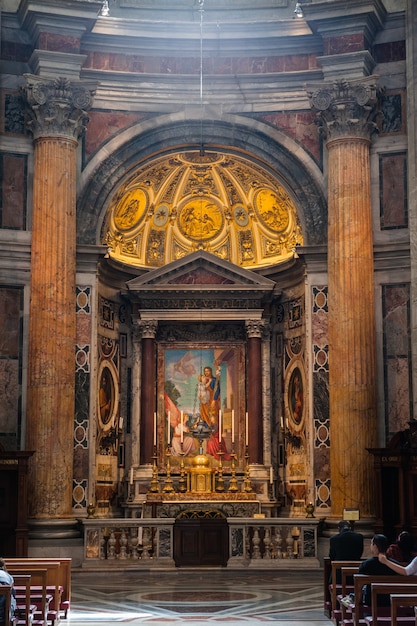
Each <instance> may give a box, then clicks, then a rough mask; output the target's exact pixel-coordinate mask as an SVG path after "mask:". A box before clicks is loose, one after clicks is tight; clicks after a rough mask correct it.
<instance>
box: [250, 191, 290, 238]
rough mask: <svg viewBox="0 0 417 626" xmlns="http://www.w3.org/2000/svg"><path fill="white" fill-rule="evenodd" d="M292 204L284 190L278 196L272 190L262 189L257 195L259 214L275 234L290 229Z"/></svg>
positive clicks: (256, 203) (256, 204)
mask: <svg viewBox="0 0 417 626" xmlns="http://www.w3.org/2000/svg"><path fill="white" fill-rule="evenodd" d="M290 203H291V201H290V198H289V196H288V195H287V194H286V193H285V192H284V190H282V193H280V194H278V193H277V192H275V191H273V190H272V189H261V190H260V191H258V193H257V194H256V202H255V206H256V210H257V213H258V215H259V217H260V218H261V220H262V222H263V223H264V224H265V226H267V227H268V228H269V229H270V230H273V231H275V232H277V231H278V232H281V231H283V230H285V229H286V228H287V227H288V224H289V213H288V210H289V205H290Z"/></svg>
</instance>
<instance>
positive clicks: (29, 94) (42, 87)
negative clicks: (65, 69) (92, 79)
mask: <svg viewBox="0 0 417 626" xmlns="http://www.w3.org/2000/svg"><path fill="white" fill-rule="evenodd" d="M25 79H26V85H25V86H24V87H22V93H23V95H24V97H25V99H26V104H27V108H26V113H27V122H26V125H27V127H28V128H29V130H30V131H31V132H32V133H33V136H34V138H35V139H38V138H40V137H57V136H58V137H66V138H70V139H75V140H77V139H78V138H79V137H80V135H81V134H82V132H83V131H84V130H85V128H86V125H87V122H88V115H87V113H86V111H87V110H88V109H89V108H91V106H92V103H93V96H94V88H95V86H93V85H91V84H88V85H87V84H83V83H77V82H71V81H69V80H68V79H66V78H56V79H54V80H47V79H45V78H41V77H40V76H34V75H31V74H25Z"/></svg>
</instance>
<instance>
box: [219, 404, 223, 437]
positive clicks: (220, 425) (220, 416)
mask: <svg viewBox="0 0 417 626" xmlns="http://www.w3.org/2000/svg"><path fill="white" fill-rule="evenodd" d="M221 440H222V412H221V410H220V411H219V443H220V442H221Z"/></svg>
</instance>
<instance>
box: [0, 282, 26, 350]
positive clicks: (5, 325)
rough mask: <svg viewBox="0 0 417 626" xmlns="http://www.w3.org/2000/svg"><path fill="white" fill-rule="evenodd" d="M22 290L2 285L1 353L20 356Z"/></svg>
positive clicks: (0, 304)
mask: <svg viewBox="0 0 417 626" xmlns="http://www.w3.org/2000/svg"><path fill="white" fill-rule="evenodd" d="M21 297H22V290H21V289H16V288H13V287H0V328H1V329H2V333H1V342H0V355H1V356H2V357H13V358H17V357H18V356H19V347H20V308H21Z"/></svg>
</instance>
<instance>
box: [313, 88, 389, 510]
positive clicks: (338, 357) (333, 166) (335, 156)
mask: <svg viewBox="0 0 417 626" xmlns="http://www.w3.org/2000/svg"><path fill="white" fill-rule="evenodd" d="M375 81H376V79H375V77H372V76H370V77H367V78H365V79H359V80H356V81H352V82H346V81H341V82H339V83H332V84H326V85H322V86H321V87H320V88H319V89H317V90H316V91H315V92H313V93H311V94H310V98H311V103H312V106H313V107H314V108H315V109H316V111H318V118H319V121H320V122H321V124H322V130H323V131H324V133H325V137H326V147H327V150H328V287H329V401H330V472H331V506H332V515H334V516H337V517H341V516H342V514H343V509H344V508H358V509H359V510H360V515H361V518H372V517H373V516H374V515H375V501H374V495H375V493H374V492H375V488H374V477H373V460H372V458H371V455H370V454H369V453H368V452H367V450H366V448H372V447H376V445H377V413H376V407H377V395H376V332H375V295H374V262H373V237H372V213H371V189H370V141H371V135H372V133H373V131H374V130H375V124H374V121H373V119H374V113H375V105H376V103H377V90H376V85H375Z"/></svg>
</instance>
